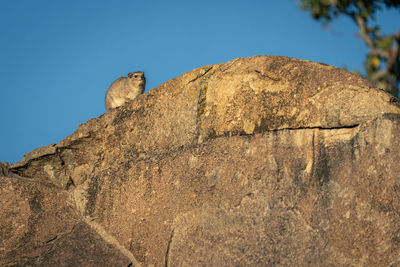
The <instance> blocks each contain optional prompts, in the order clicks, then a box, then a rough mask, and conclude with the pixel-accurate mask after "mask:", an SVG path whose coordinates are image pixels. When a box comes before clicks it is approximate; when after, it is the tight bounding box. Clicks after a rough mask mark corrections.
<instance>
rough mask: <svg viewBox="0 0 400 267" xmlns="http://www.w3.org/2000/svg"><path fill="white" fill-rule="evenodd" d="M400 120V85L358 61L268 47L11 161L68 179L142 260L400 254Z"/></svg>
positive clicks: (87, 217)
mask: <svg viewBox="0 0 400 267" xmlns="http://www.w3.org/2000/svg"><path fill="white" fill-rule="evenodd" d="M399 124H400V107H399V105H398V99H397V98H394V97H392V96H391V95H389V94H387V93H385V92H384V91H382V90H380V89H377V88H374V87H372V86H371V85H370V84H369V83H368V82H366V81H365V80H363V79H361V78H360V77H358V76H356V75H353V74H351V73H348V72H346V71H344V70H341V69H337V68H334V67H332V66H328V65H325V64H320V63H313V62H309V61H304V60H297V59H291V58H286V57H276V56H257V57H251V58H241V59H235V60H232V61H230V62H228V63H223V64H218V65H214V66H204V67H201V68H198V69H196V70H193V71H190V72H188V73H185V74H183V75H182V76H180V77H178V78H176V79H173V80H171V81H168V82H166V83H165V84H163V85H160V86H159V87H157V88H154V89H152V90H150V91H149V92H147V93H146V94H144V95H140V96H138V97H137V98H136V99H135V100H134V101H132V102H129V103H127V104H126V105H124V106H122V107H119V108H116V109H115V110H112V111H110V112H107V113H106V114H104V115H103V116H101V117H99V118H95V119H92V120H90V121H88V122H87V123H85V124H82V125H80V126H79V128H78V130H77V131H75V132H74V133H73V134H72V135H71V136H69V137H68V138H67V139H65V140H63V141H62V142H60V143H59V144H56V145H51V146H49V147H45V148H41V149H40V150H38V151H37V152H35V153H31V154H28V156H26V157H25V158H24V159H23V160H22V161H21V162H19V163H16V164H11V165H9V166H8V165H7V166H5V167H3V169H7V172H11V173H14V175H15V174H18V175H20V176H24V177H31V178H34V179H37V181H40V182H41V183H47V184H51V185H54V186H56V187H57V188H62V189H57V190H59V191H58V192H64V193H65V194H68V195H69V197H70V199H71V201H72V202H74V206H73V207H74V209H75V211H76V212H77V213H78V214H79V216H82V217H83V218H84V219H83V221H82V222H81V223H82V224H83V226H86V227H88V229H92V230H94V231H95V232H96V233H98V234H99V235H100V236H101V237H102V240H108V239H110V240H111V242H107V244H112V245H113V247H114V248H115V249H117V250H118V251H119V252H121V253H123V254H124V255H125V256H127V257H128V258H129V259H130V261H131V262H132V263H133V264H134V265H139V263H142V264H143V265H145V266H148V265H155V266H160V265H165V266H168V265H170V266H204V265H206V266H207V265H212V266H235V265H237V266H247V265H249V266H257V265H258V266H265V265H276V266H280V265H284V266H288V265H289V266H299V265H300V266H307V265H313V266H314V265H315V266H330V265H331V266H338V265H339V266H340V265H345V266H347V265H349V266H352V265H362V266H374V265H375V266H376V265H381V266H382V265H383V266H395V265H399V264H400V256H399V254H398V251H400V218H399V216H400V214H399V212H398V210H399V209H400V201H399V197H400V180H399V175H398V173H400V164H398V159H399V157H400V143H399V142H400V141H399V138H398V133H399V132H400V125H399ZM8 169H9V170H8ZM3 172H6V171H3ZM8 179H10V178H8ZM65 189H68V190H65ZM54 190H56V189H54ZM14 205H15V206H17V204H12V205H11V206H10V207H12V206H14ZM46 216H50V217H52V216H53V215H52V214H49V215H46ZM9 223H10V222H9ZM99 229H101V230H99ZM10 242H11V241H10ZM16 242H17V241H16ZM7 243H8V241H7ZM67 250H69V249H67ZM39 254H40V253H39Z"/></svg>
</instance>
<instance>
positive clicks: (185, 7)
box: [0, 0, 400, 163]
mask: <svg viewBox="0 0 400 267" xmlns="http://www.w3.org/2000/svg"><path fill="white" fill-rule="evenodd" d="M378 22H379V24H381V25H383V27H384V29H386V30H387V31H394V30H398V28H399V26H400V13H399V11H391V12H386V13H384V14H380V15H379V16H378ZM356 32H357V28H356V27H355V26H354V25H353V23H352V22H351V21H350V20H348V19H340V20H339V21H336V22H334V23H333V24H332V25H331V28H330V29H323V28H322V26H321V25H320V24H319V23H317V22H316V21H314V20H312V19H311V18H310V16H309V14H308V13H305V12H303V11H301V10H300V9H299V8H298V2H293V1H291V0H270V1H268V0H249V1H243V0H240V1H239V0H226V1H222V0H221V1H215V0H213V1H212V0H203V1H190V0H186V1H184V0H181V1H173V0H170V1H165V0H164V1H160V0H159V1H134V0H130V1H129V0H112V1H111V0H109V1H106V0H97V1H94V0H68V1H67V0H65V1H63V0H35V1H33V0H0V90H1V94H0V161H7V162H10V163H12V162H16V161H19V160H20V159H21V158H22V156H23V154H25V153H27V152H29V151H32V150H33V149H35V148H37V147H40V146H45V145H49V144H51V143H58V142H60V141H61V140H62V139H64V138H65V137H67V136H68V135H70V134H71V133H72V132H73V131H74V130H75V129H76V128H77V127H78V124H80V123H84V122H86V121H87V120H89V119H91V118H94V117H98V116H100V115H102V114H103V113H104V112H105V111H106V110H105V107H104V95H105V92H106V90H107V88H108V86H109V85H110V84H111V83H112V82H113V81H114V80H115V79H116V78H118V77H120V76H122V75H124V76H125V75H126V74H127V73H128V72H131V71H136V70H142V71H144V72H145V74H146V77H147V89H146V91H147V90H150V89H151V88H154V87H156V86H157V85H159V84H161V83H163V82H165V81H167V80H169V79H172V78H174V77H177V76H179V75H181V74H183V73H184V72H187V71H190V70H192V69H194V68H197V67H200V66H202V65H207V64H217V63H221V62H226V61H229V60H231V59H234V58H237V57H249V56H253V55H283V56H289V57H295V58H301V59H307V60H312V61H318V62H324V63H327V64H331V65H334V66H338V67H343V66H344V65H347V67H348V68H349V69H350V70H353V69H362V62H363V60H364V55H365V53H366V51H367V50H366V48H365V46H364V43H363V42H362V41H361V40H358V39H357V38H355V37H354V35H355V33H356Z"/></svg>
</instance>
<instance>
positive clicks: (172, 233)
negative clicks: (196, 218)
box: [164, 230, 174, 267]
mask: <svg viewBox="0 0 400 267" xmlns="http://www.w3.org/2000/svg"><path fill="white" fill-rule="evenodd" d="M173 237H174V230H172V232H171V235H170V236H169V240H168V244H167V251H166V252H165V263H164V266H165V267H168V257H169V250H170V248H171V243H172V238H173Z"/></svg>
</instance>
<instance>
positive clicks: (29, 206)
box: [0, 176, 132, 266]
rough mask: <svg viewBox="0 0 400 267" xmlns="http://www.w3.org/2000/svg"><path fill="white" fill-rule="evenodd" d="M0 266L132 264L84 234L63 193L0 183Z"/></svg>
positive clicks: (10, 180) (15, 181)
mask: <svg viewBox="0 0 400 267" xmlns="http://www.w3.org/2000/svg"><path fill="white" fill-rule="evenodd" d="M0 207H1V211H0V265H1V266H99V265H101V266H105V265H108V266H128V264H130V263H131V262H132V261H131V260H130V259H129V258H128V257H126V256H125V255H123V253H121V252H120V251H119V250H117V249H116V248H114V246H112V245H111V244H108V243H106V242H105V241H104V240H103V239H102V237H101V236H100V235H99V234H98V233H97V232H95V231H94V230H93V229H92V228H90V227H89V226H88V225H87V224H86V223H85V222H84V221H82V220H81V219H80V216H79V215H78V213H77V212H76V209H75V207H74V205H73V201H72V199H70V195H69V194H68V192H66V191H64V190H60V189H58V188H55V187H54V186H53V187H51V186H50V187H49V186H46V185H43V184H41V183H40V182H38V181H35V180H31V179H26V178H21V177H15V176H14V177H0Z"/></svg>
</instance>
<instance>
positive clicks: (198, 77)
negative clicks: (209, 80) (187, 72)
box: [188, 66, 213, 83]
mask: <svg viewBox="0 0 400 267" xmlns="http://www.w3.org/2000/svg"><path fill="white" fill-rule="evenodd" d="M212 68H213V66H210V68H209V69H207V70H206V71H205V72H204V73H203V74H201V75H200V76H197V77H196V78H194V79H192V80H190V81H189V82H188V83H192V82H194V81H196V80H198V79H200V78H201V77H204V76H205V75H206V74H207V73H208V72H209V71H210V70H211V69H212Z"/></svg>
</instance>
